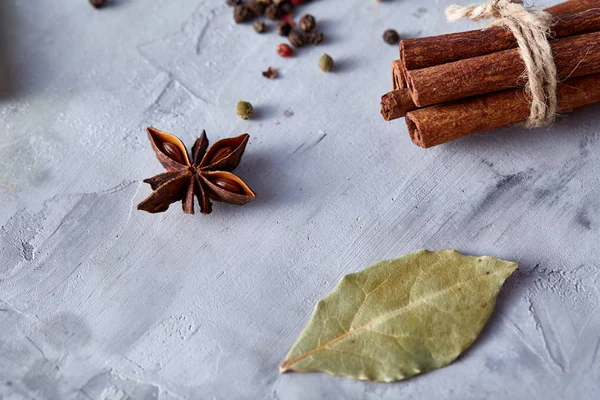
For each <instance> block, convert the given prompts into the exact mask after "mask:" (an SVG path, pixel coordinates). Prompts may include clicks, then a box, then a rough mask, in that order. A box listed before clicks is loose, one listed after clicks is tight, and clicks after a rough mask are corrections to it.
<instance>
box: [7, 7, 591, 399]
mask: <svg viewBox="0 0 600 400" xmlns="http://www.w3.org/2000/svg"><path fill="white" fill-rule="evenodd" d="M114 3H116V4H115V6H113V7H109V8H106V9H104V10H101V11H97V10H95V9H93V8H92V7H90V6H89V5H88V4H87V0H64V1H53V2H50V1H46V0H27V1H25V0H2V1H0V38H1V39H0V40H1V42H0V43H1V45H0V51H1V54H0V71H1V74H0V77H1V79H2V81H1V82H0V120H1V121H2V133H1V138H2V140H1V142H0V204H2V207H1V208H0V226H1V228H0V257H1V258H0V398H2V399H11V400H12V399H22V398H23V399H28V398H36V399H38V398H39V399H59V398H67V399H89V398H92V399H99V398H101V399H104V398H108V399H126V398H132V399H146V398H154V397H160V398H161V399H179V398H194V399H195V398H198V399H237V398H248V399H307V400H308V399H317V398H347V399H369V400H370V399H379V398H383V399H396V398H407V399H411V398H414V399H425V398H436V399H446V398H457V399H480V398H488V399H508V398H510V399H531V398H536V399H537V398H539V399H545V398H561V399H591V398H598V397H599V396H600V388H599V384H598V382H599V381H600V367H599V364H600V356H599V355H598V353H599V346H600V338H599V334H600V333H599V332H600V308H599V307H598V304H599V297H600V292H599V291H600V261H599V260H600V257H599V256H600V248H599V246H598V243H599V233H600V217H599V212H600V185H599V183H600V178H599V175H598V171H599V170H600V158H599V157H598V154H600V140H599V139H600V130H599V128H598V124H599V122H600V107H598V106H596V107H591V108H587V109H585V110H580V111H577V112H575V113H573V114H571V115H569V117H568V118H566V119H565V120H561V121H559V122H557V123H556V126H555V127H553V128H552V129H549V130H538V131H525V130H523V129H520V128H511V129H504V130H502V131H500V132H494V133H487V134H483V135H479V136H476V137H471V138H467V139H464V140H461V141H459V142H456V143H452V144H449V145H445V146H440V147H438V148H434V149H431V150H428V151H425V150H422V149H419V148H417V147H414V146H413V145H412V144H411V143H410V140H409V138H408V136H407V134H406V130H405V128H404V125H403V122H401V121H395V122H393V123H385V122H383V121H382V119H381V117H380V115H379V97H380V95H381V94H383V93H384V92H385V91H387V90H389V88H390V85H391V83H390V77H389V75H390V73H389V67H390V62H391V60H392V59H393V58H394V56H395V55H396V49H395V48H394V47H392V46H388V45H385V44H384V43H383V42H382V40H381V33H382V31H383V29H384V28H386V27H396V28H397V29H398V30H399V31H400V33H401V34H403V35H411V36H414V35H430V34H437V33H442V32H449V31H454V30H464V29H467V28H469V27H471V24H469V23H467V22H464V23H460V24H456V25H454V26H450V25H448V24H446V23H445V22H444V21H443V12H442V10H443V8H444V7H445V6H447V5H448V4H450V1H447V0H443V1H441V0H440V1H432V0H423V1H420V2H412V1H408V0H406V1H400V0H396V1H390V2H386V3H375V2H371V1H366V0H322V1H318V2H315V3H314V4H311V5H310V6H307V7H306V8H305V9H306V10H307V11H310V12H311V13H313V14H314V15H315V16H316V17H317V18H318V20H319V21H321V22H322V26H323V30H324V31H325V32H326V34H327V37H328V38H329V41H328V43H327V44H324V45H323V46H322V47H321V48H314V47H312V48H307V49H304V50H302V51H301V52H299V54H298V56H297V57H295V58H293V59H281V58H279V57H277V56H276V55H275V52H274V47H275V45H276V44H277V43H278V42H279V38H278V37H277V36H276V35H275V34H267V35H263V36H259V35H257V34H255V33H254V32H252V28H251V27H249V26H235V25H234V24H233V22H232V20H231V15H230V14H231V11H230V9H229V8H227V7H226V6H225V5H224V4H222V3H223V2H222V1H221V0H212V1H201V0H178V1H172V0H155V1H143V0H120V1H115V2H114ZM466 3H467V2H466V1H462V4H466ZM539 3H542V5H546V4H549V3H550V2H549V1H545V2H544V1H541V2H539ZM324 51H326V52H328V53H329V54H331V55H332V56H333V57H334V58H335V59H336V60H337V62H338V66H339V67H338V70H337V72H336V73H332V74H328V75H326V74H324V73H322V72H321V71H320V70H319V69H318V68H317V67H316V62H317V59H318V57H319V56H320V55H321V53H323V52H324ZM268 65H273V66H275V67H277V68H279V69H280V72H281V79H278V80H274V81H270V80H267V79H264V78H263V77H262V76H260V72H261V71H262V70H263V69H265V68H266V67H267V66H268ZM240 99H244V100H248V101H251V102H252V103H253V104H254V105H255V106H256V108H257V109H258V116H257V118H256V119H255V120H254V121H251V122H244V121H241V120H239V119H238V118H237V117H236V116H235V113H234V109H235V103H236V102H237V101H238V100H240ZM150 124H151V125H154V126H156V127H158V128H160V129H163V130H167V131H171V132H173V133H175V134H177V135H179V136H180V137H181V138H182V139H183V140H184V141H185V142H186V143H187V144H188V145H191V143H192V141H193V140H194V139H195V137H196V136H197V135H198V133H199V132H200V131H201V129H203V128H205V129H206V130H207V132H208V134H209V138H210V139H211V140H212V141H213V142H214V141H215V140H216V139H218V138H221V137H225V136H231V135H237V134H240V133H243V132H246V131H247V132H249V133H250V134H251V136H252V138H251V140H250V144H249V146H248V150H247V152H246V155H245V157H244V159H243V160H242V164H241V165H240V168H239V169H238V172H239V174H240V175H241V176H242V177H243V178H244V179H245V180H246V181H247V182H248V183H249V184H250V186H251V187H252V188H253V189H255V191H256V192H257V193H258V194H259V196H260V200H259V201H256V202H255V203H253V204H250V205H248V206H245V207H243V208H237V207H230V206H225V205H222V204H216V205H215V212H214V213H213V214H211V215H209V216H204V217H203V216H201V215H195V216H187V215H183V214H182V213H181V211H180V207H179V205H176V206H172V207H171V209H170V210H169V212H167V213H165V214H162V215H149V214H146V213H143V212H138V211H136V210H135V205H136V204H137V203H138V202H139V201H141V200H142V199H143V198H144V197H145V196H146V195H148V194H149V193H150V191H149V187H148V186H147V185H144V184H142V183H141V180H142V179H143V178H147V177H150V176H152V175H154V174H155V173H158V172H160V171H161V167H160V165H159V164H158V162H157V161H156V159H155V158H154V155H153V153H152V151H151V150H150V147H149V145H148V141H147V139H146V136H145V133H144V130H143V128H144V127H145V126H147V125H150ZM421 247H425V248H429V249H432V250H437V249H443V248H457V249H458V250H461V251H463V252H466V253H471V254H488V255H492V256H497V257H501V258H505V259H509V260H514V261H517V262H519V264H520V270H519V271H518V272H517V273H516V275H515V276H513V278H511V279H510V281H509V283H508V284H507V288H506V290H504V291H503V292H502V293H501V296H500V300H499V303H498V306H497V310H496V313H495V314H494V316H493V318H492V320H491V321H490V323H489V325H488V327H487V328H486V329H485V330H484V332H483V334H482V336H481V338H480V339H479V340H478V341H477V342H476V343H475V345H474V346H473V347H472V348H471V349H470V350H469V351H468V352H467V353H466V354H465V355H464V356H463V357H461V359H459V360H458V361H457V362H456V363H454V364H452V365H451V366H449V367H447V368H443V369H441V370H438V371H435V372H432V373H429V374H426V375H423V376H420V377H417V378H416V379H412V380H409V381H406V382H400V383H397V384H369V383H364V382H354V381H350V380H346V379H342V378H335V377H331V376H328V375H325V374H286V375H279V374H278V370H277V366H278V364H279V362H280V361H281V360H282V359H283V357H284V355H285V353H286V352H287V350H288V349H289V347H290V346H291V345H292V343H293V342H294V340H295V339H296V337H297V335H298V334H299V333H300V331H301V329H302V327H303V326H304V324H305V323H306V321H307V320H308V318H309V316H310V313H311V312H312V307H313V305H314V304H315V303H316V301H317V300H318V299H319V298H321V297H322V296H324V295H325V294H326V293H328V291H329V290H330V289H331V288H332V287H333V285H334V284H335V283H336V282H337V281H338V279H339V278H340V277H341V276H342V275H344V274H346V273H349V272H353V271H357V270H360V269H362V268H364V267H366V266H367V265H369V264H371V263H374V262H376V261H379V260H382V259H388V258H394V257H396V256H399V255H401V254H404V253H407V252H410V251H413V250H416V249H419V248H421Z"/></svg>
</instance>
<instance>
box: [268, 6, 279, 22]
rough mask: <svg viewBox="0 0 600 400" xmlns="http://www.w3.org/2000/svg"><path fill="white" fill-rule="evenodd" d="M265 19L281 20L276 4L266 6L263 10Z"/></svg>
mask: <svg viewBox="0 0 600 400" xmlns="http://www.w3.org/2000/svg"><path fill="white" fill-rule="evenodd" d="M265 17H267V18H269V19H272V20H277V19H279V18H281V10H279V7H277V4H275V3H273V4H271V5H269V6H267V8H266V9H265Z"/></svg>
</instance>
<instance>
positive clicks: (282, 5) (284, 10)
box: [277, 0, 294, 15]
mask: <svg viewBox="0 0 600 400" xmlns="http://www.w3.org/2000/svg"><path fill="white" fill-rule="evenodd" d="M277 7H278V8H279V11H280V12H281V14H282V15H285V14H291V13H292V12H293V11H294V5H293V4H292V3H291V2H289V1H287V0H283V1H281V2H279V4H277Z"/></svg>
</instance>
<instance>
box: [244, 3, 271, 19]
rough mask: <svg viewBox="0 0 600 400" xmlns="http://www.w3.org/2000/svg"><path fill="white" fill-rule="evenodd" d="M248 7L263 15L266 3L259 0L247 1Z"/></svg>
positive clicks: (255, 13) (256, 13)
mask: <svg viewBox="0 0 600 400" xmlns="http://www.w3.org/2000/svg"><path fill="white" fill-rule="evenodd" d="M246 7H248V8H249V9H250V10H251V11H252V12H253V13H254V15H256V16H261V15H264V14H265V9H266V8H267V6H266V5H264V4H263V3H261V2H259V1H258V0H250V1H249V2H248V3H246Z"/></svg>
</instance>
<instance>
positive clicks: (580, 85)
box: [406, 74, 600, 148]
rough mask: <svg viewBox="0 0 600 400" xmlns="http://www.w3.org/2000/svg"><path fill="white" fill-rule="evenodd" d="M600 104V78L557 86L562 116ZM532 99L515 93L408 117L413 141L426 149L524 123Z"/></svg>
mask: <svg viewBox="0 0 600 400" xmlns="http://www.w3.org/2000/svg"><path fill="white" fill-rule="evenodd" d="M594 103H600V74H593V75H587V76H583V77H579V78H572V79H568V80H566V81H565V82H563V83H560V84H559V85H558V106H559V110H558V111H559V112H566V111H570V110H572V109H575V108H579V107H584V106H587V105H591V104H594ZM529 107H530V103H529V98H528V96H527V94H526V93H525V90H524V89H512V90H505V91H502V92H496V93H491V94H486V95H481V96H476V97H471V98H468V99H462V100H457V101H453V102H449V103H444V104H439V105H435V106H431V107H427V108H421V109H418V110H415V111H411V112H409V113H408V114H406V124H407V125H408V131H409V134H410V137H411V139H412V141H413V142H414V143H415V144H416V145H418V146H421V147H423V148H429V147H433V146H437V145H439V144H442V143H446V142H450V141H452V140H455V139H458V138H461V137H464V136H467V135H472V134H474V133H477V132H483V131H489V130H492V129H497V128H501V127H505V126H510V125H514V124H517V123H520V122H523V121H525V120H526V119H527V118H528V117H529Z"/></svg>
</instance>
